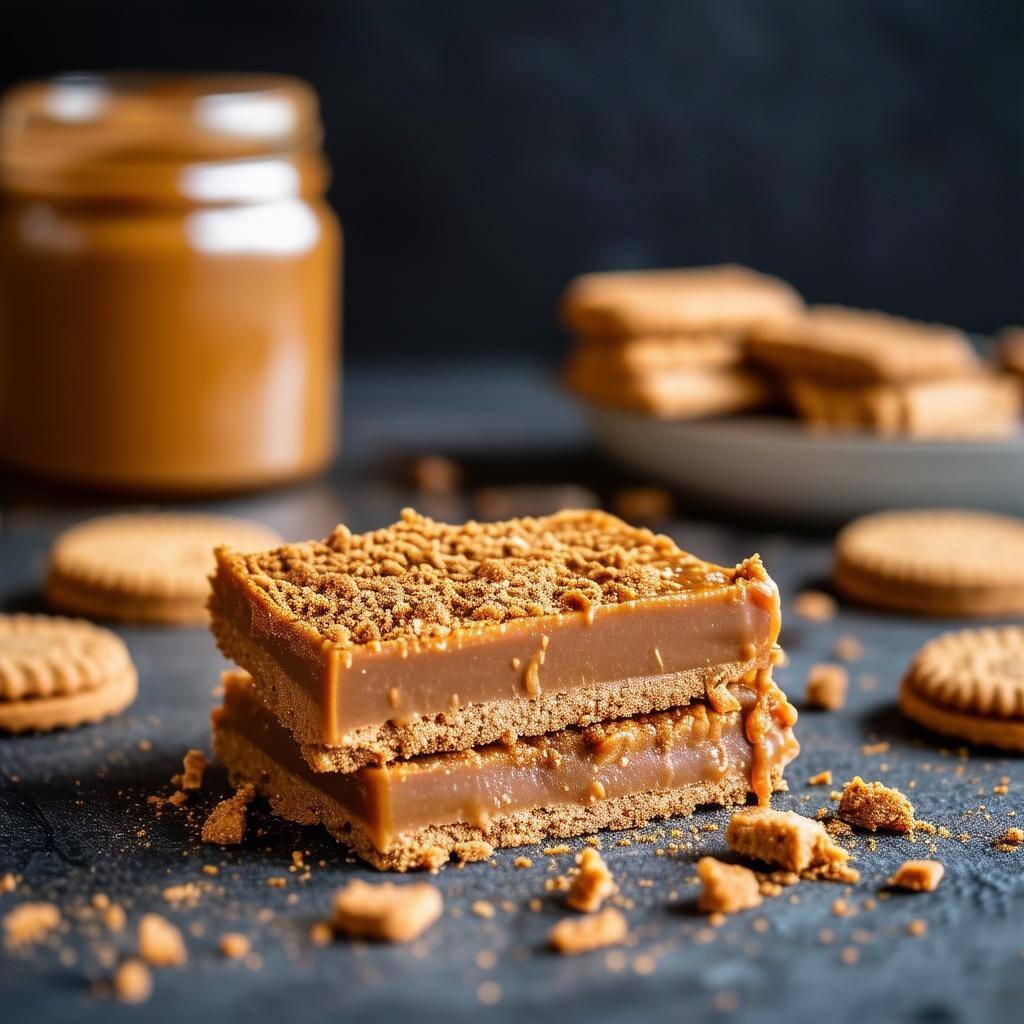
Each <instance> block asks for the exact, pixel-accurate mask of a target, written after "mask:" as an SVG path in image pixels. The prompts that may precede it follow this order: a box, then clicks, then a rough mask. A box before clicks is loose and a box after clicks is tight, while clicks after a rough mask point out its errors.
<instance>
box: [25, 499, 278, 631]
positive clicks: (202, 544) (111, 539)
mask: <svg viewBox="0 0 1024 1024" xmlns="http://www.w3.org/2000/svg"><path fill="white" fill-rule="evenodd" d="M279 541H280V538H279V536H278V535H277V534H276V533H274V531H273V530H270V529H268V528H267V527H265V526H261V525H260V524H259V523H252V522H249V521H248V520H244V519H234V518H231V517H227V516H207V515H190V514H179V513H148V512H147V513H134V514H129V515H114V516H101V517H99V518H97V519H90V520H88V521H86V522H84V523H80V524H79V525H77V526H74V527H72V528H71V529H70V530H67V531H65V532H64V533H62V534H61V535H60V536H59V537H58V538H57V540H56V542H55V543H54V546H53V549H52V550H51V552H50V565H49V572H48V575H47V580H46V587H45V590H46V598H47V600H48V601H49V603H50V604H51V605H53V606H54V607H56V608H59V609H61V610H63V611H71V612H76V613H78V614H82V615H89V616H99V617H101V618H110V619H116V620H119V621H124V622H165V623H169V624H182V625H184V624H197V625H199V624H202V623H204V622H205V621H206V597H207V591H208V584H207V577H208V576H209V573H210V570H211V569H212V568H213V549H214V548H215V547H217V546H218V545H221V544H230V545H232V546H233V547H235V548H238V549H240V550H243V551H254V550H258V549H263V548H267V547H270V546H271V545H274V544H276V543H279Z"/></svg>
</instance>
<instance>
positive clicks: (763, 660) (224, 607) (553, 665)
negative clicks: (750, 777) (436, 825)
mask: <svg viewBox="0 0 1024 1024" xmlns="http://www.w3.org/2000/svg"><path fill="white" fill-rule="evenodd" d="M210 608H211V612H212V614H213V616H214V618H215V620H216V619H221V620H223V621H225V622H227V623H229V624H230V626H231V628H232V630H233V631H234V633H235V634H236V635H237V636H238V638H239V639H241V640H242V641H245V642H246V644H251V645H253V646H255V647H256V648H258V649H259V650H260V651H262V652H263V654H264V655H266V656H267V657H269V658H270V659H271V660H272V661H273V662H274V663H275V664H276V665H277V666H278V667H279V669H280V671H281V673H282V674H283V675H285V676H286V677H287V678H288V679H289V680H291V682H292V683H294V684H295V686H296V687H297V688H298V689H299V690H300V691H301V692H303V693H305V694H306V695H307V697H308V698H309V704H310V706H311V708H312V709H313V717H315V719H316V720H317V721H318V724H319V730H318V733H316V734H314V735H309V734H305V735H299V734H298V733H296V735H297V738H299V739H300V740H301V741H302V742H305V743H323V744H327V745H335V746H340V745H344V744H345V738H346V734H348V733H351V732H352V731H353V730H356V729H359V728H362V727H366V726H378V725H383V724H385V723H386V722H389V721H398V722H408V721H413V720H415V719H417V718H421V717H424V716H433V715H438V714H444V713H446V712H450V711H452V710H454V709H457V708H459V707H460V706H464V705H467V704H478V703H488V702H492V701H499V700H508V699H510V698H512V699H521V700H524V701H527V700H530V699H531V698H536V697H537V696H538V695H539V694H540V693H541V692H544V693H572V692H578V691H581V690H587V689H600V688H602V687H613V686H619V685H621V684H622V683H623V682H624V681H626V680H631V679H637V678H648V679H650V678H658V677H663V678H665V679H671V678H672V677H673V676H675V675H677V674H678V673H680V672H684V671H691V670H694V669H698V670H706V671H707V674H708V685H709V687H714V686H715V685H717V684H718V683H720V682H722V681H723V680H722V679H721V678H720V677H721V676H722V672H721V671H718V670H719V669H721V668H723V667H725V666H731V667H732V668H733V669H736V667H737V666H739V668H738V670H737V671H733V673H732V674H731V675H729V676H728V678H727V679H726V680H724V681H731V680H732V679H735V678H736V677H737V676H738V675H742V674H743V673H744V672H748V671H749V670H750V669H757V668H766V667H767V666H768V665H769V663H770V656H771V649H772V647H773V645H774V644H775V641H776V639H777V637H778V633H779V626H780V615H779V596H778V590H777V588H776V587H775V584H774V583H773V582H772V580H771V579H770V578H769V577H768V576H767V574H766V573H765V572H764V570H763V568H762V567H761V565H760V562H759V561H757V560H756V559H755V560H751V561H750V562H748V563H744V565H743V566H741V567H740V570H739V571H738V573H737V575H736V578H735V579H732V580H729V581H723V582H712V581H711V580H710V579H709V580H708V581H707V582H706V583H704V584H703V585H702V586H700V587H694V588H693V589H689V590H686V591H684V592H681V593H678V594H671V595H667V596H662V597H657V598H651V599H647V600H636V601H630V602H628V603H624V604H620V605H610V606H601V607H598V608H597V609H595V610H592V611H591V612H589V613H588V612H583V611H580V612H565V613H561V614H557V615H544V616H537V617H534V618H526V619H518V620H514V621H510V622H503V623H500V624H496V625H486V626H481V627H480V628H478V629H474V630H468V629H460V630H457V631H454V632H453V633H452V634H451V636H449V637H446V638H444V639H436V638H435V639H430V640H425V641H410V640H390V641H385V642H383V643H380V642H377V643H370V644H365V645H361V646H359V647H357V648H347V649H345V648H341V647H339V646H337V645H335V644H332V643H330V642H327V641H324V640H323V639H322V638H321V636H320V634H319V633H318V632H317V631H316V630H314V629H312V628H311V627H309V626H308V625H306V624H304V623H302V622H301V621H288V620H284V619H282V617H281V615H280V613H279V611H278V610H277V609H275V608H274V607H273V606H271V605H270V604H269V603H268V602H267V601H265V600H261V594H260V592H259V590H258V588H254V587H252V586H251V584H249V583H248V582H247V581H246V580H245V578H244V577H239V576H238V575H236V574H234V573H233V572H232V571H231V567H230V564H229V563H227V562H226V560H225V559H223V558H222V559H221V561H220V564H219V567H218V571H217V573H216V574H215V576H214V578H213V595H212V597H211V602H210ZM215 625H216V623H215ZM215 632H216V629H215ZM231 654H232V657H234V658H235V660H237V661H238V662H239V663H240V665H241V667H242V668H244V669H246V670H247V671H250V672H252V673H253V674H254V675H257V674H259V673H260V666H259V665H258V664H246V659H245V657H244V652H241V653H240V652H231Z"/></svg>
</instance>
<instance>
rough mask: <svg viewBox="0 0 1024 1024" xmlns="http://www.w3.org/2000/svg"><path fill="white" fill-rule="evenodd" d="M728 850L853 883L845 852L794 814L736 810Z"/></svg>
mask: <svg viewBox="0 0 1024 1024" xmlns="http://www.w3.org/2000/svg"><path fill="white" fill-rule="evenodd" d="M725 839H726V842H727V843H728V844H729V849H730V850H732V851H734V852H735V853H738V854H741V855H742V856H745V857H750V858H752V859H753V860H760V861H764V862H765V863H766V864H774V865H776V866H777V867H781V868H784V869H786V870H787V871H794V872H796V873H797V874H801V875H802V874H806V873H808V872H810V873H812V874H815V875H817V876H818V877H822V878H830V879H834V880H837V881H846V880H855V879H856V872H854V871H853V870H852V869H851V868H849V866H848V864H847V862H848V861H849V859H850V854H849V852H848V851H846V850H844V849H843V848H842V847H841V846H838V845H837V844H836V843H835V842H833V840H832V837H831V836H830V835H829V834H828V832H826V831H825V826H824V825H822V824H821V822H820V821H812V820H811V819H810V818H805V817H803V816H802V815H800V814H797V813H796V812H795V811H773V810H771V809H770V808H767V807H752V808H748V809H745V810H742V811H737V812H736V813H735V814H734V815H733V816H732V818H731V819H730V820H729V827H728V829H727V830H726V833H725Z"/></svg>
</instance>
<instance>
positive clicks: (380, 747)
mask: <svg viewBox="0 0 1024 1024" xmlns="http://www.w3.org/2000/svg"><path fill="white" fill-rule="evenodd" d="M210 611H211V622H212V629H213V632H214V635H215V636H216V638H217V642H218V644H219V646H220V648H221V650H222V651H223V652H224V654H225V655H227V657H229V658H230V659H231V660H233V661H235V662H236V663H237V664H238V665H239V666H241V667H242V668H244V669H245V670H246V671H248V672H249V673H250V675H252V677H253V679H254V685H255V686H256V689H257V690H258V691H259V692H260V694H261V696H262V699H263V700H264V702H265V704H266V705H267V706H268V707H269V708H271V709H272V711H273V712H274V714H275V715H276V716H277V717H278V718H279V719H280V720H281V722H282V723H283V724H284V725H285V726H286V727H287V728H288V729H290V730H291V732H292V733H293V735H294V736H295V738H296V739H297V740H298V742H299V743H300V744H301V745H302V749H303V754H304V756H305V757H306V758H307V760H308V761H309V763H310V764H311V765H312V766H313V767H314V768H317V769H318V770H321V771H353V770H354V769H356V768H359V767H361V766H362V765H365V764H370V763H373V762H378V763H379V762H382V761H386V760H389V759H391V758H394V757H409V756H413V755H416V754H422V753H430V752H435V751H441V750H466V749H468V748H470V747H475V746H481V745H483V744H486V743H492V742H494V741H495V740H497V739H499V738H501V737H502V736H503V735H506V734H511V735H515V736H537V735H541V734H542V733H546V732H552V731H555V730H557V729H563V728H565V727H566V726H569V725H590V724H592V723H594V722H600V721H604V720H606V719H611V718H623V717H626V716H629V715H634V714H642V713H647V712H650V711H658V710H664V709H665V708H669V707H673V706H674V705H677V704H685V703H687V702H688V701H690V700H692V699H695V698H700V699H704V698H705V697H706V698H707V699H708V700H709V701H710V703H711V705H712V706H713V707H715V708H716V709H717V710H730V709H731V707H732V704H731V702H730V700H729V698H728V695H727V694H726V693H725V691H724V689H723V688H724V686H725V684H727V683H729V682H734V681H737V680H741V679H743V678H750V677H752V675H753V674H754V673H755V672H756V671H758V670H759V669H763V668H767V667H768V666H769V665H770V663H771V659H772V651H773V648H774V646H775V641H776V638H777V637H778V632H779V595H778V590H777V588H776V586H775V584H774V583H773V582H772V580H771V579H770V578H769V577H768V575H767V574H766V573H765V571H764V568H763V566H762V565H761V562H760V559H759V558H758V557H757V556H756V555H755V556H753V557H751V558H748V559H747V560H746V561H744V562H743V563H742V564H740V565H738V566H737V567H735V568H733V569H725V568H722V567H720V566H716V565H710V564H708V563H707V562H702V561H700V559H698V558H695V557H694V556H693V555H689V554H687V553H686V552H684V551H681V550H680V549H679V548H678V547H677V546H676V545H675V543H674V542H673V541H672V540H671V539H670V538H668V537H665V536H660V535H656V534H654V533H651V532H650V531H649V530H641V529H634V528H633V527H630V526H628V525H627V524H626V523H624V522H622V520H620V519H617V518H615V517H614V516H611V515H608V514H607V513H603V512H593V511H587V512H561V513H558V514H556V515H553V516H547V517H544V518H539V519H513V520H509V521H506V522H499V523H476V522H472V521H471V522H468V523H465V524H463V525H459V526H451V525H446V524H443V523H436V522H433V521H431V520H429V519H426V518H424V517H423V516H420V515H418V514H417V513H415V512H413V511H411V510H407V511H406V512H404V513H403V516H402V519H401V520H400V521H399V522H398V523H395V524H394V525H393V526H389V527H387V528H385V529H382V530H377V531H375V532H372V533H365V534H352V533H350V532H349V531H348V530H347V529H346V528H345V527H344V526H339V527H338V528H337V529H336V530H335V531H334V533H333V534H332V535H331V536H330V537H328V538H327V540H326V541H324V542H322V543H318V542H310V543H307V544H296V545H288V546H285V547H282V548H277V549H276V550H273V551H268V552H264V553H261V554H254V555H241V554H238V553H236V552H233V551H229V550H224V549H221V550H220V551H218V552H217V570H216V572H215V574H214V576H213V578H212V594H211V598H210Z"/></svg>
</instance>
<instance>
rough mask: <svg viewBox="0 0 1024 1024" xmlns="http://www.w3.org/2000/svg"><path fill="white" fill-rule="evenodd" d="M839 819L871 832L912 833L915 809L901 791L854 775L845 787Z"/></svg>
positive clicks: (840, 799)
mask: <svg viewBox="0 0 1024 1024" xmlns="http://www.w3.org/2000/svg"><path fill="white" fill-rule="evenodd" d="M836 813H837V815H838V816H839V818H840V819H841V820H842V821H845V822H846V823H847V824H850V825H857V826H858V827H859V828H864V829H867V830H868V831H870V832H877V831H878V830H879V829H881V830H882V831H883V832H904V833H905V832H912V831H913V829H914V805H913V804H912V803H911V802H910V801H909V800H908V799H907V798H906V797H905V796H904V795H903V794H902V793H901V792H900V791H899V790H898V789H893V788H892V787H890V786H884V785H882V783H881V782H865V781H864V780H863V779H862V778H861V777H860V776H859V775H855V776H854V777H853V778H852V779H851V780H850V781H849V782H848V783H846V785H845V786H844V787H843V795H842V796H841V797H840V798H839V807H838V808H837V810H836Z"/></svg>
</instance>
